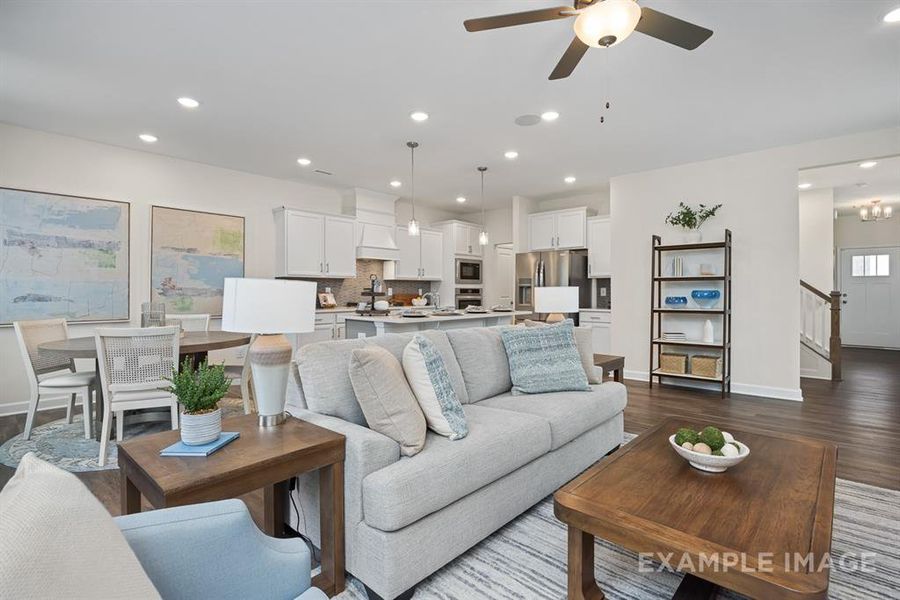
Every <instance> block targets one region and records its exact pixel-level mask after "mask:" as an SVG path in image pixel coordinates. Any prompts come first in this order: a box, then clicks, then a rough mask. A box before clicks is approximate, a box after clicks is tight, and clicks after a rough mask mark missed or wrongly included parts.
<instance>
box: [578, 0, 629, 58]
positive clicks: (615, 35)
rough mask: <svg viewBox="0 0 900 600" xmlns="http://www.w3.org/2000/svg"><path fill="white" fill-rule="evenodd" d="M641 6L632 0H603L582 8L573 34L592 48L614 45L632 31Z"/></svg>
mask: <svg viewBox="0 0 900 600" xmlns="http://www.w3.org/2000/svg"><path fill="white" fill-rule="evenodd" d="M640 19H641V7H640V6H638V5H637V2H635V1H634V0H603V2H597V3H595V4H592V5H591V6H589V7H587V8H585V9H583V10H582V12H581V13H580V14H579V15H578V17H577V18H576V19H575V35H576V36H578V39H579V40H581V41H582V42H584V43H585V44H587V45H588V46H590V47H592V48H600V47H606V48H608V47H610V46H615V45H616V44H618V43H619V42H621V41H622V40H624V39H625V38H627V37H628V36H629V35H631V32H633V31H634V28H635V27H637V24H638V21H640Z"/></svg>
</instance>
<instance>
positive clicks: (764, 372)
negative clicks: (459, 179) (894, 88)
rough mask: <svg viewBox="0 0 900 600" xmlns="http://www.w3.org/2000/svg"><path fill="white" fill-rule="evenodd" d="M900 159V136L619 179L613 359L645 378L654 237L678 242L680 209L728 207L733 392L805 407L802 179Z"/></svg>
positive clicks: (867, 137)
mask: <svg viewBox="0 0 900 600" xmlns="http://www.w3.org/2000/svg"><path fill="white" fill-rule="evenodd" d="M898 151H900V128H894V129H887V130H881V131H874V132H868V133H862V134H857V135H851V136H844V137H839V138H831V139H826V140H819V141H814V142H808V143H804V144H799V145H794V146H785V147H780V148H773V149H770V150H764V151H760V152H753V153H749V154H742V155H738V156H730V157H726V158H720V159H715V160H709V161H703V162H697V163H691V164H686V165H681V166H675V167H669V168H665V169H657V170H653V171H647V172H643V173H634V174H630V175H624V176H621V177H614V178H613V179H612V181H611V183H610V200H611V205H610V208H611V217H612V260H613V268H612V280H613V289H614V294H615V296H614V298H613V303H612V311H613V314H612V352H613V353H614V354H624V355H625V366H626V369H627V370H626V376H628V377H631V378H638V379H646V377H647V372H648V358H649V357H648V354H649V353H648V347H649V340H648V339H647V338H648V333H647V332H648V323H647V318H648V316H647V309H648V306H649V299H650V261H649V251H650V238H651V235H653V234H663V236H664V239H666V238H670V239H671V238H672V230H671V228H667V227H666V226H665V223H664V218H665V216H666V214H668V213H669V212H670V211H671V210H672V209H674V208H675V207H676V206H677V204H678V202H679V201H682V200H683V201H687V202H690V203H695V204H696V203H701V202H702V203H704V204H714V203H720V202H721V203H723V204H724V207H723V208H722V209H721V211H720V212H719V215H718V216H717V217H716V218H715V219H713V220H711V221H710V222H709V223H708V224H707V226H706V227H705V228H704V230H705V232H706V234H705V235H706V238H707V239H721V237H722V235H723V234H722V231H723V229H724V228H726V227H727V228H730V229H731V230H732V232H733V242H734V257H733V265H734V280H733V281H734V283H733V290H734V299H733V313H734V319H733V350H732V357H733V361H734V369H733V385H732V391H734V392H735V393H745V394H756V395H762V396H772V397H781V398H790V399H800V398H801V392H800V386H799V382H800V350H799V346H800V344H799V343H798V340H797V336H798V332H799V329H800V306H799V302H798V300H797V299H798V294H799V292H798V290H799V283H798V281H799V277H800V269H799V241H798V237H799V235H798V232H799V216H798V212H799V209H798V192H797V171H798V170H800V169H802V168H808V167H812V166H817V165H823V164H833V163H842V162H850V161H853V160H860V159H862V158H865V157H870V156H887V155H892V154H896V153H897V152H898Z"/></svg>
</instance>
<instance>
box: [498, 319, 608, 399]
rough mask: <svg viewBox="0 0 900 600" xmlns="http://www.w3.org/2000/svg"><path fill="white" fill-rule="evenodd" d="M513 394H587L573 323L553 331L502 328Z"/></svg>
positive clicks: (501, 335)
mask: <svg viewBox="0 0 900 600" xmlns="http://www.w3.org/2000/svg"><path fill="white" fill-rule="evenodd" d="M500 337H501V339H502V340H503V346H504V347H505V348H506V357H507V359H508V360H509V375H510V378H511V379H512V384H513V387H512V393H513V394H542V393H544V392H572V391H578V392H581V391H589V390H590V389H591V386H590V385H588V379H587V375H586V374H585V372H584V367H583V366H582V364H581V355H580V354H579V353H578V348H577V347H576V346H575V330H574V328H573V327H572V323H571V322H568V323H562V324H560V325H556V326H554V327H503V328H501V329H500Z"/></svg>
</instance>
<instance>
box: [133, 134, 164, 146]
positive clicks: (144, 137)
mask: <svg viewBox="0 0 900 600" xmlns="http://www.w3.org/2000/svg"><path fill="white" fill-rule="evenodd" d="M138 137H139V138H141V141H142V142H144V143H145V144H152V143H154V142H156V141H157V140H158V139H159V138H158V137H156V136H155V135H153V134H152V133H142V134H141V135H139V136H138Z"/></svg>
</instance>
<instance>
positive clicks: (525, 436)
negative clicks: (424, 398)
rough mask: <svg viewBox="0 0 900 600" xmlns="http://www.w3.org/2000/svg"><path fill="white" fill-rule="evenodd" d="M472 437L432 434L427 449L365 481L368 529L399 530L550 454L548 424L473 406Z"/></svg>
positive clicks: (469, 408) (469, 409) (468, 407)
mask: <svg viewBox="0 0 900 600" xmlns="http://www.w3.org/2000/svg"><path fill="white" fill-rule="evenodd" d="M463 411H464V412H465V413H466V421H467V422H468V425H469V435H468V436H466V437H465V438H463V439H461V440H456V441H451V440H449V439H447V438H445V437H442V436H439V435H437V434H436V433H434V432H429V433H428V436H427V438H426V440H425V448H424V449H423V450H422V451H421V452H419V453H418V454H417V455H415V456H413V457H410V458H401V459H400V460H399V461H397V462H395V463H393V464H391V465H388V466H387V467H385V468H383V469H380V470H378V471H376V472H374V473H372V474H371V475H369V476H368V477H366V478H365V479H364V480H363V516H364V518H365V521H366V524H367V525H369V526H370V527H374V528H376V529H380V530H382V531H396V530H398V529H401V528H403V527H406V526H407V525H409V524H410V523H414V522H415V521H418V520H419V519H421V518H422V517H424V516H426V515H429V514H431V513H433V512H435V511H437V510H440V509H441V508H443V507H445V506H447V505H449V504H451V503H453V502H455V501H456V500H459V499H460V498H462V497H464V496H466V495H468V494H470V493H472V492H474V491H475V490H477V489H479V488H481V487H483V486H485V485H487V484H489V483H491V482H493V481H494V480H496V479H498V478H500V477H503V476H504V475H506V474H508V473H511V472H513V471H515V470H516V469H518V468H519V467H521V466H523V465H525V464H527V463H529V462H530V461H532V460H534V459H535V458H537V457H539V456H541V455H543V454H545V453H547V452H548V451H549V450H550V426H549V425H548V423H547V421H546V420H544V419H542V418H539V417H535V416H533V415H529V414H525V413H524V412H511V411H505V410H497V409H493V408H489V407H486V406H478V405H473V404H468V405H466V406H464V407H463Z"/></svg>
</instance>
